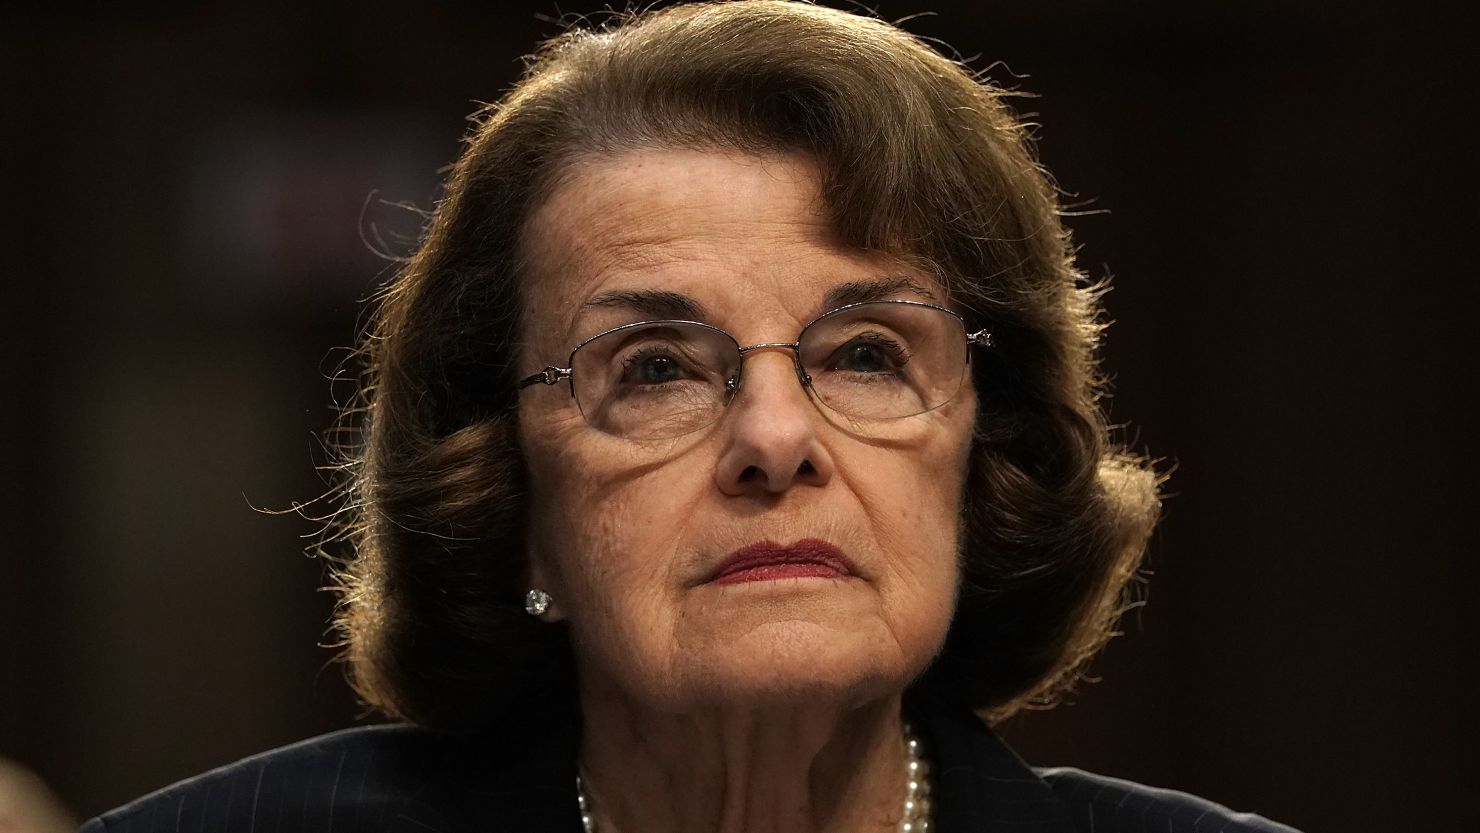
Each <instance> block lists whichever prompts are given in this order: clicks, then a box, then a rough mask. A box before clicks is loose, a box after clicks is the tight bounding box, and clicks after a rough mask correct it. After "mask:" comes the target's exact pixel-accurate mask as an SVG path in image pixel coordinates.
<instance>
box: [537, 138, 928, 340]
mask: <svg viewBox="0 0 1480 833" xmlns="http://www.w3.org/2000/svg"><path fill="white" fill-rule="evenodd" d="M523 241H524V246H525V251H524V255H525V259H526V262H527V263H528V264H529V268H528V269H527V270H526V280H527V281H528V282H529V283H528V285H527V286H526V287H525V290H526V291H525V292H524V293H523V295H524V297H525V299H526V302H525V303H526V308H525V311H524V312H525V321H526V332H528V333H530V334H531V338H530V339H529V341H531V342H539V341H543V340H544V339H542V338H541V336H545V335H549V334H551V333H554V334H557V335H558V337H559V340H560V341H562V342H563V343H569V341H570V339H571V338H572V337H574V336H577V335H589V334H591V333H590V332H583V331H582V328H583V326H584V329H585V330H590V329H591V327H593V326H598V325H600V324H603V323H606V324H610V323H612V322H613V321H616V318H619V317H620V315H621V312H620V307H621V306H622V305H621V304H619V303H618V304H597V305H595V306H593V304H592V301H593V299H598V298H606V299H611V298H618V299H620V298H621V297H623V296H624V295H630V294H631V293H652V292H666V293H674V294H677V295H681V296H684V297H685V298H689V299H692V300H694V301H697V302H698V304H699V305H700V306H701V307H702V309H703V310H704V311H705V313H706V314H707V315H708V316H709V317H711V318H713V319H714V320H713V321H712V322H711V323H716V324H719V325H721V326H763V325H765V324H766V322H767V321H768V320H769V319H778V322H777V325H778V326H781V325H782V324H791V325H795V324H796V323H797V322H799V321H805V320H806V319H809V318H810V317H811V316H814V315H816V314H818V313H820V312H822V311H823V309H821V306H822V305H823V304H824V301H825V299H826V298H827V297H828V294H829V291H830V290H833V289H835V288H836V287H837V286H839V285H841V284H845V283H850V282H859V281H867V280H886V279H899V278H905V279H907V280H905V281H903V282H900V281H898V280H896V283H897V284H898V285H899V286H900V287H902V289H900V291H902V292H904V293H906V294H908V295H909V296H910V297H919V296H920V295H921V294H922V293H923V294H925V295H927V296H929V297H932V298H934V299H935V300H937V301H939V300H941V299H942V297H943V296H942V293H941V292H940V290H939V288H938V286H937V285H936V283H935V281H934V280H933V279H932V278H930V277H929V276H927V275H925V274H924V273H923V272H922V271H921V270H918V269H914V268H910V267H908V266H906V265H905V264H903V263H902V262H900V261H899V260H898V259H895V258H890V257H887V256H884V255H879V254H872V253H864V252H860V251H857V250H852V249H849V248H847V247H844V246H842V245H840V244H839V243H838V242H837V240H836V235H835V234H834V232H833V229H832V227H831V225H830V223H829V222H828V217H827V212H826V209H825V205H824V203H823V201H822V199H821V193H820V185H819V179H818V175H817V172H816V170H815V167H814V166H813V165H812V163H811V162H810V161H809V160H807V159H805V158H802V157H798V156H766V157H756V156H749V155H744V154H739V153H731V152H724V151H718V150H686V149H645V150H633V151H628V152H624V153H622V154H619V155H617V156H615V157H601V158H597V159H590V160H584V161H581V162H578V163H576V164H575V165H573V166H572V167H571V168H570V169H569V170H568V171H567V172H566V175H565V176H564V177H562V179H561V181H560V182H559V184H557V185H556V186H555V187H554V189H552V192H551V194H550V196H549V198H548V199H547V200H546V201H545V202H544V204H543V205H541V206H540V207H539V208H538V209H537V210H536V211H535V212H534V214H533V215H532V216H531V218H530V221H529V222H528V223H527V225H526V228H525V230H524V234H523ZM911 283H913V284H914V286H915V287H916V288H910V287H909V286H908V285H909V284H911ZM629 317H630V316H629ZM663 317H669V316H663ZM617 323H620V322H617ZM737 335H740V333H737ZM793 335H794V333H793Z"/></svg>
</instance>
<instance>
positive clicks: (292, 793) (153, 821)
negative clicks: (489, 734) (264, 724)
mask: <svg viewBox="0 0 1480 833" xmlns="http://www.w3.org/2000/svg"><path fill="white" fill-rule="evenodd" d="M476 757H477V756H476V755H475V754H474V753H473V752H472V750H470V749H469V748H468V745H467V744H466V743H465V742H463V741H461V740H458V739H456V738H454V737H451V736H446V735H439V734H435V733H432V732H429V731H426V730H423V729H418V728H415V727H412V726H369V727H359V728H354V729H346V730H343V731H340V732H334V733H332V734H328V735H323V736H320V737H316V738H311V739H309V740H305V741H302V742H299V743H295V744H293V745H291V746H285V747H282V748H280V749H275V750H272V751H270V752H264V753H262V754H259V755H254V756H252V757H250V758H245V759H243V760H241V761H238V762H236V763H234V764H230V765H228V766H224V767H221V768H219V769H214V770H211V771H210V772H206V773H203V774H201V775H198V776H196V777H194V778H190V779H188V780H185V781H181V782H179V783H177V784H174V785H172V786H169V787H165V788H164V789H161V790H159V791H157V792H154V793H151V794H149V795H146V796H144V797H142V798H140V799H138V800H136V801H133V802H132V803H129V804H126V805H124V806H122V807H119V808H118V809H116V810H113V811H111V812H109V813H106V814H104V815H102V816H99V817H98V818H95V819H93V820H91V821H89V822H88V823H87V824H85V825H84V826H83V828H82V830H83V832H84V833H138V832H140V831H149V830H156V829H158V830H169V831H177V830H191V831H195V830H200V831H235V830H244V831H246V830H278V831H283V833H287V831H292V830H334V829H336V826H337V829H340V830H359V829H363V830H370V829H374V830H396V829H415V827H416V826H417V825H416V824H415V823H414V821H415V820H416V819H418V818H419V817H421V816H424V815H425V814H426V813H427V812H429V811H434V808H428V807H425V806H424V804H423V798H424V797H425V796H426V793H427V792H428V790H429V789H434V788H435V786H436V784H437V783H438V782H439V781H442V780H444V779H443V775H444V774H445V773H446V772H447V771H448V770H449V768H460V767H462V766H464V765H468V764H472V763H474V759H475V758H476ZM471 769H477V767H476V766H474V767H471ZM464 771H466V770H464ZM408 822H412V823H409V824H408Z"/></svg>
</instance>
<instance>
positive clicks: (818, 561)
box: [709, 538, 854, 584]
mask: <svg viewBox="0 0 1480 833" xmlns="http://www.w3.org/2000/svg"><path fill="white" fill-rule="evenodd" d="M852 575H854V571H853V562H851V561H849V560H848V556H846V555H843V551H842V550H840V549H838V548H837V547H835V546H833V545H832V544H829V543H828V542H826V541H821V540H818V539H816V538H803V539H802V540H800V541H797V542H796V543H795V544H792V545H791V546H789V547H783V546H781V545H780V544H778V543H776V542H775V541H759V542H757V543H754V544H750V545H748V546H744V547H741V548H740V549H738V550H735V551H734V552H732V553H730V556H729V558H726V559H725V560H724V561H723V562H722V563H721V564H720V565H719V567H718V568H717V569H716V570H715V571H714V574H713V575H711V576H710V577H709V581H710V582H711V583H713V584H739V583H741V582H746V581H774V580H776V579H783V578H848V577H850V576H852Z"/></svg>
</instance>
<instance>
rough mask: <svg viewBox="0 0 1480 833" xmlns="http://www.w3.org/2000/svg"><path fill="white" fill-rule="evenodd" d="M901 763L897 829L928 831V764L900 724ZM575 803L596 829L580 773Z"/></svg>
mask: <svg viewBox="0 0 1480 833" xmlns="http://www.w3.org/2000/svg"><path fill="white" fill-rule="evenodd" d="M904 754H905V760H904V767H905V777H906V779H907V780H906V784H907V786H906V788H905V795H904V808H903V810H902V811H901V812H900V816H899V833H928V831H929V830H930V828H931V824H930V781H929V780H928V779H927V778H926V774H927V773H928V771H929V767H927V766H926V765H925V760H924V759H923V758H921V757H920V740H919V738H916V737H915V733H914V732H913V731H912V730H911V729H910V725H909V724H908V723H906V724H905V725H904ZM576 803H577V804H578V805H579V807H580V808H581V827H583V828H585V831H586V833H596V817H595V816H594V815H592V814H591V799H589V798H587V797H586V788H585V786H584V785H583V784H582V783H581V776H579V775H577V776H576Z"/></svg>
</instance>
